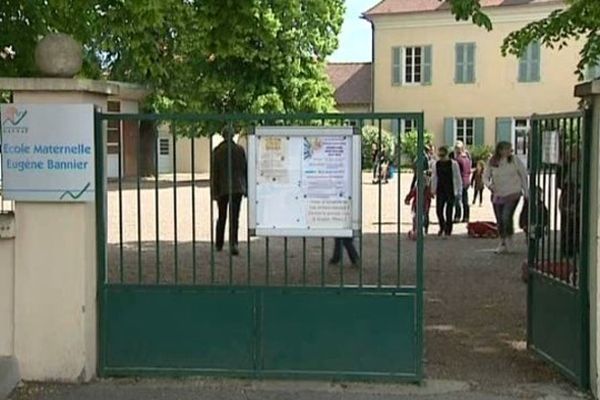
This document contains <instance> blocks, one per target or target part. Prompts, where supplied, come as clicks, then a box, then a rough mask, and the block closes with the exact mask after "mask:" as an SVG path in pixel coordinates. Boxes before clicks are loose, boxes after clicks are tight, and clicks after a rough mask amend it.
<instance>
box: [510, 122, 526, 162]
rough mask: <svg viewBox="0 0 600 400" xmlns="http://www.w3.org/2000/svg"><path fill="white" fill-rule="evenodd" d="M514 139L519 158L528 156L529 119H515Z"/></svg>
mask: <svg viewBox="0 0 600 400" xmlns="http://www.w3.org/2000/svg"><path fill="white" fill-rule="evenodd" d="M513 137H514V144H513V146H514V149H515V154H516V155H517V156H524V157H525V159H526V156H527V146H528V143H527V142H528V141H527V138H528V137H529V119H527V118H515V119H514V120H513Z"/></svg>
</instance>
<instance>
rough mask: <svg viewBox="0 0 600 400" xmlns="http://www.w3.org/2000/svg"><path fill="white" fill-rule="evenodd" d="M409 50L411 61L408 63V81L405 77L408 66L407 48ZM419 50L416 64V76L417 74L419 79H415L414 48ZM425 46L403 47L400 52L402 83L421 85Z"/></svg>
mask: <svg viewBox="0 0 600 400" xmlns="http://www.w3.org/2000/svg"><path fill="white" fill-rule="evenodd" d="M409 49H410V50H411V60H412V63H411V65H410V69H411V70H410V76H411V79H412V81H411V82H409V81H408V80H407V79H406V78H407V71H408V68H409V63H408V53H409V51H408V50H409ZM417 49H418V50H419V55H418V58H419V64H418V69H419V71H418V76H419V80H418V81H417V80H416V76H417V63H416V58H417V54H416V51H415V50H417ZM424 49H425V46H405V47H403V52H402V61H403V62H402V69H403V71H402V83H403V85H405V86H421V85H423V76H424V74H423V72H424V71H423V66H424V62H423V61H424V60H423V59H424V56H425V54H424V53H425V50H424Z"/></svg>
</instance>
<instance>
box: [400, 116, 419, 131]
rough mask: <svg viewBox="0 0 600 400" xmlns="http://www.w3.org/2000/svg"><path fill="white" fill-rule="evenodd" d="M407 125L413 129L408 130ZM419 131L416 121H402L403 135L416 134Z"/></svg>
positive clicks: (401, 129)
mask: <svg viewBox="0 0 600 400" xmlns="http://www.w3.org/2000/svg"><path fill="white" fill-rule="evenodd" d="M407 122H408V124H407ZM407 125H409V126H410V127H411V129H410V130H409V129H407ZM416 131H417V121H416V120H414V119H404V118H403V119H402V120H401V121H400V133H401V134H405V133H410V132H416Z"/></svg>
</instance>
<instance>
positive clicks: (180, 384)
mask: <svg viewBox="0 0 600 400" xmlns="http://www.w3.org/2000/svg"><path fill="white" fill-rule="evenodd" d="M585 398H586V396H584V395H583V394H580V393H577V392H575V391H573V390H572V389H571V388H570V387H568V386H565V385H547V384H546V385H541V384H531V385H514V386H511V387H506V389H505V390H504V391H502V392H501V393H500V392H498V391H494V390H487V389H476V388H473V387H472V386H470V385H469V384H468V383H465V382H456V381H428V382H426V383H425V384H424V385H423V386H421V387H418V386H412V385H404V386H401V385H372V384H340V383H326V382H325V383H324V382H257V381H252V382H251V381H236V380H225V381H223V380H198V379H184V380H142V381H131V380H118V381H113V380H107V381H102V382H95V383H92V384H88V385H76V386H73V385H27V386H23V387H21V388H20V389H19V390H18V391H17V392H16V393H14V394H13V396H12V397H11V400H37V399H39V400H42V399H44V400H80V399H88V400H105V399H111V400H138V399H144V400H175V399H177V400H238V399H239V400H271V399H272V400H287V399H295V400H411V399H418V400H484V399H485V400H511V399H527V400H534V399H536V400H537V399H540V400H567V399H585Z"/></svg>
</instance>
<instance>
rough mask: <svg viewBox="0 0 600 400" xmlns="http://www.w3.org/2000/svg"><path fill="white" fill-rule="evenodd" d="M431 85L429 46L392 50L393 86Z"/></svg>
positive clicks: (395, 48)
mask: <svg viewBox="0 0 600 400" xmlns="http://www.w3.org/2000/svg"><path fill="white" fill-rule="evenodd" d="M430 83H431V46H410V47H394V48H392V84H393V85H429V84H430Z"/></svg>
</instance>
